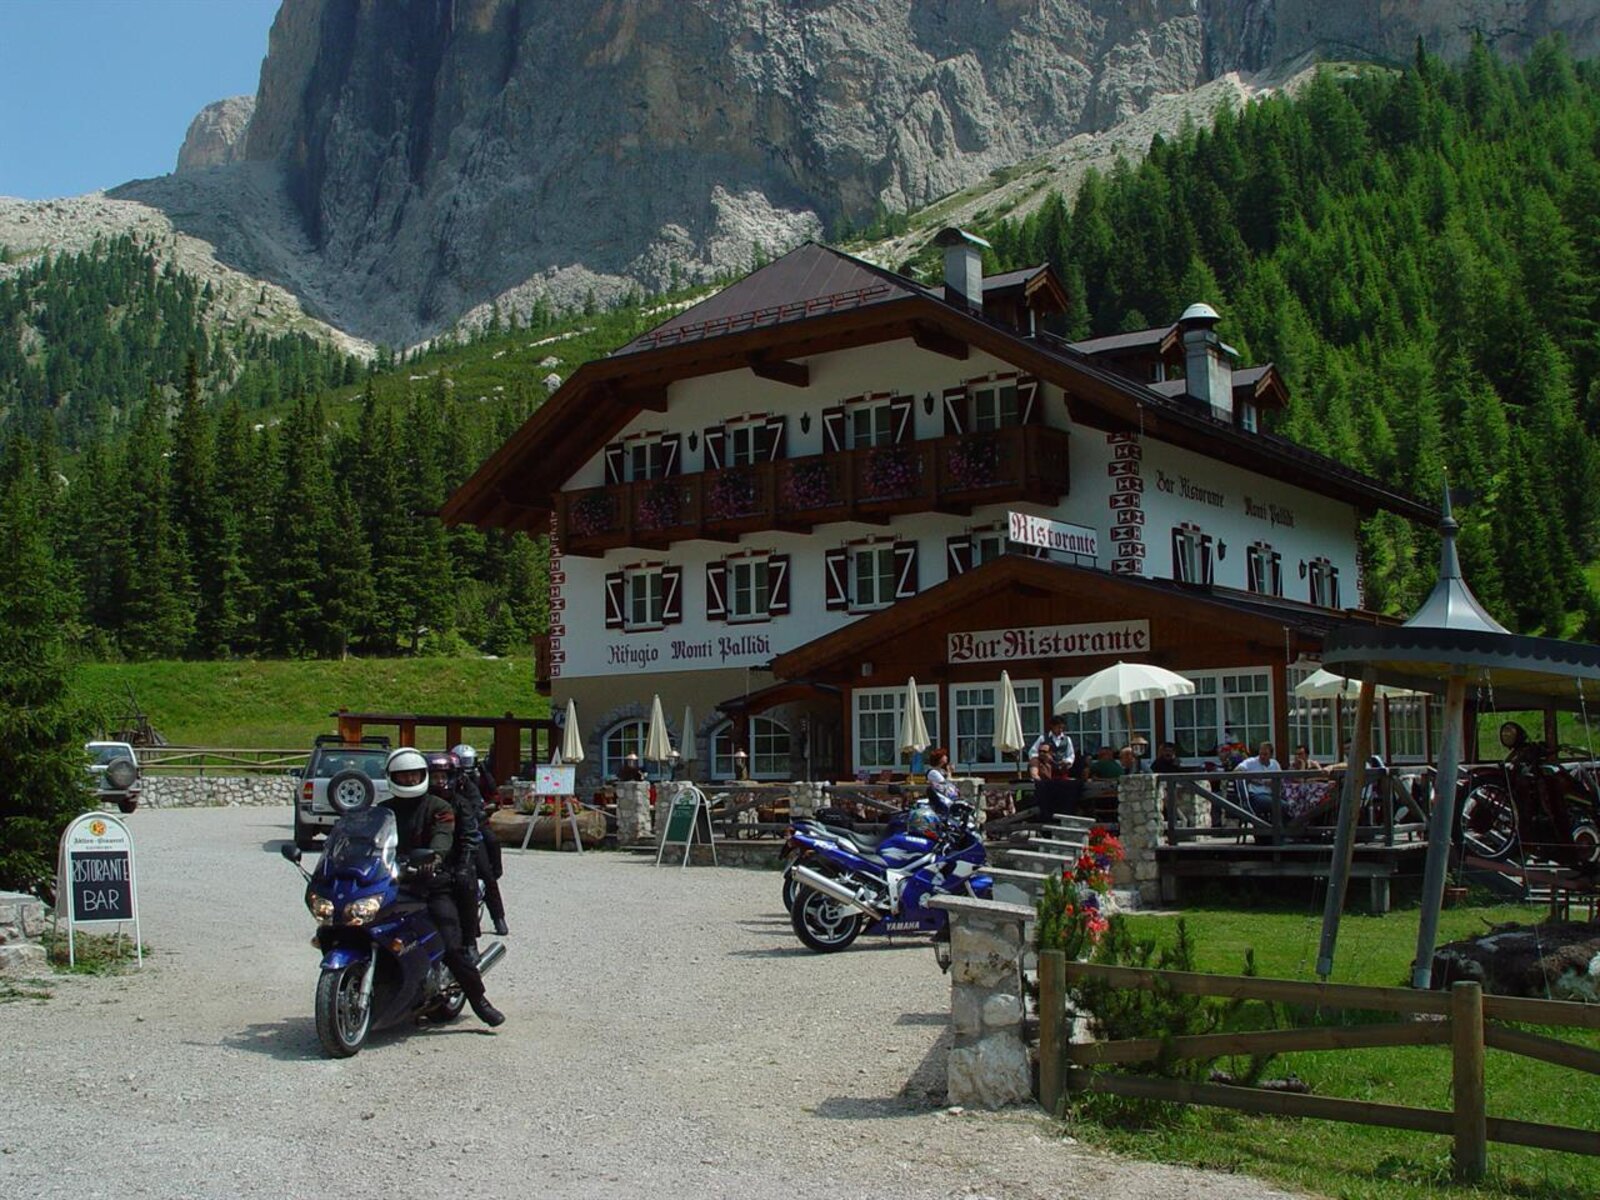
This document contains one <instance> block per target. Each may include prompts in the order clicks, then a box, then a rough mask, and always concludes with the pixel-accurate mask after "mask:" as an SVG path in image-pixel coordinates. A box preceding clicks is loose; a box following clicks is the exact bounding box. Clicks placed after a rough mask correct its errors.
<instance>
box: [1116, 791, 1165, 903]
mask: <svg viewBox="0 0 1600 1200" xmlns="http://www.w3.org/2000/svg"><path fill="white" fill-rule="evenodd" d="M1160 794H1161V791H1160V788H1159V787H1158V786H1157V784H1156V777H1155V776H1154V775H1124V776H1123V777H1122V778H1121V779H1119V780H1118V781H1117V825H1118V827H1119V829H1120V833H1119V837H1120V838H1121V840H1122V849H1123V852H1124V853H1125V854H1126V855H1127V858H1126V860H1125V861H1124V862H1123V863H1122V864H1121V869H1119V871H1118V872H1117V875H1118V876H1119V878H1116V879H1115V880H1114V882H1115V883H1116V884H1117V885H1118V886H1132V887H1134V888H1136V889H1137V890H1138V892H1139V901H1140V903H1141V904H1156V903H1158V902H1159V901H1160V899H1161V875H1160V871H1159V870H1158V869H1157V867H1156V846H1158V845H1159V844H1160V842H1161V805H1160V803H1159V802H1158V801H1159V799H1160ZM1124 872H1125V874H1126V877H1125V878H1121V876H1123V875H1124Z"/></svg>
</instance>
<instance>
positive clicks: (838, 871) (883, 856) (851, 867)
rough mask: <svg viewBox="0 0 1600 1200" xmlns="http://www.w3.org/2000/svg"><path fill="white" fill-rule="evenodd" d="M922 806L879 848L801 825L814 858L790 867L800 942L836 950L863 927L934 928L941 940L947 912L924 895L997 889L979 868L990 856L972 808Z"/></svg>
mask: <svg viewBox="0 0 1600 1200" xmlns="http://www.w3.org/2000/svg"><path fill="white" fill-rule="evenodd" d="M917 809H927V806H926V805H918V806H917ZM917 809H914V810H913V813H912V815H911V817H910V818H909V819H908V821H907V827H906V829H905V830H903V831H901V832H898V833H893V834H890V835H889V836H888V837H886V838H884V839H883V841H882V842H881V843H879V845H878V847H877V849H876V850H873V851H866V850H863V849H862V848H861V847H859V846H857V845H855V844H854V843H852V842H850V841H848V840H845V839H843V838H840V837H837V836H832V835H831V834H830V833H829V832H822V831H818V830H815V829H796V830H795V833H794V834H793V838H794V840H796V841H797V842H799V843H800V845H801V846H803V847H804V848H805V849H806V850H807V851H808V852H809V853H810V854H811V856H812V859H813V860H814V862H813V864H811V865H808V864H807V863H797V864H795V865H794V866H793V867H791V869H790V870H791V875H792V877H793V879H794V882H795V884H796V886H797V889H798V890H797V891H796V894H795V899H794V907H793V908H792V909H790V912H789V920H790V923H791V924H792V925H793V927H794V932H795V936H796V937H798V938H799V939H800V941H801V942H802V943H804V944H805V945H806V946H807V947H809V948H810V949H812V950H815V951H816V952H817V953H819V954H830V953H833V952H834V951H837V950H843V949H844V948H845V947H846V946H849V945H850V944H851V943H852V942H854V941H855V940H856V938H857V937H859V936H860V935H861V934H862V933H870V934H888V935H895V934H909V935H920V934H928V935H931V936H932V938H933V940H935V941H938V940H939V939H940V938H941V937H943V936H947V931H948V928H949V917H948V915H947V914H946V913H945V912H944V911H943V910H941V909H937V908H926V907H924V905H923V902H924V901H925V900H927V899H929V898H931V897H933V896H940V895H967V896H974V897H978V898H980V899H989V898H991V897H992V896H993V895H994V881H993V880H992V879H991V878H990V877H989V876H988V875H985V874H983V873H982V872H981V870H980V869H981V868H982V867H983V865H984V863H985V862H986V860H987V859H986V855H985V853H984V848H983V839H982V838H980V837H979V836H978V826H977V820H976V814H975V813H974V811H973V809H972V807H971V806H970V805H967V804H954V805H952V806H951V808H950V815H949V816H947V817H938V816H936V815H934V814H933V813H932V810H931V809H927V811H926V812H918V811H917ZM929 831H931V836H929ZM819 868H820V869H819Z"/></svg>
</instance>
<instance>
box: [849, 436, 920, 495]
mask: <svg viewBox="0 0 1600 1200" xmlns="http://www.w3.org/2000/svg"><path fill="white" fill-rule="evenodd" d="M921 481H922V459H921V458H920V457H918V456H917V455H915V454H913V453H912V452H911V451H910V450H909V449H908V448H906V447H904V446H880V447H877V448H876V449H873V450H869V451H868V452H867V461H866V472H865V477H864V479H863V491H865V493H866V494H867V495H868V496H870V497H872V498H874V499H877V500H896V499H899V498H900V497H902V496H911V495H915V494H916V491H917V487H918V485H919V484H920V483H921Z"/></svg>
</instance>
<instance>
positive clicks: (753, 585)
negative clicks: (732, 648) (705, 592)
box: [723, 555, 772, 624]
mask: <svg viewBox="0 0 1600 1200" xmlns="http://www.w3.org/2000/svg"><path fill="white" fill-rule="evenodd" d="M723 561H724V565H725V566H726V567H727V576H726V583H725V584H724V586H725V587H726V588H727V593H728V594H727V597H726V599H727V604H728V622H729V623H730V624H733V623H737V622H739V621H766V620H770V619H771V617H772V570H771V567H770V565H769V560H768V559H767V557H766V556H765V555H763V556H761V557H759V558H729V559H725V560H723ZM757 575H759V576H760V580H759V583H758V582H757V580H756V576H757ZM741 576H742V577H743V579H742V580H741ZM758 601H759V603H757V602H758ZM741 602H742V604H741Z"/></svg>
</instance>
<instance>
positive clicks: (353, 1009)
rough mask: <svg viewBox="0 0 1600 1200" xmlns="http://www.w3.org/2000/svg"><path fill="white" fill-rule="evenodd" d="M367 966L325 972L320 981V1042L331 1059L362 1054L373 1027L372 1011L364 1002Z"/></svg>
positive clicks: (318, 1029)
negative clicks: (369, 1031) (362, 993)
mask: <svg viewBox="0 0 1600 1200" xmlns="http://www.w3.org/2000/svg"><path fill="white" fill-rule="evenodd" d="M366 973H367V967H366V964H365V963H352V964H351V965H350V966H348V967H340V968H339V969H338V970H336V971H324V972H323V973H322V978H320V979H318V980H317V1010H316V1011H317V1040H318V1041H319V1042H321V1043H322V1049H323V1051H324V1052H325V1053H327V1055H328V1056H329V1057H330V1058H350V1057H352V1056H353V1055H356V1054H359V1053H360V1052H361V1047H362V1045H363V1044H364V1043H365V1042H366V1040H367V1031H368V1030H369V1029H371V1028H372V1008H371V1006H370V1005H368V1004H364V1003H363V1002H362V999H361V980H362V977H363V976H364V975H366Z"/></svg>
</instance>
